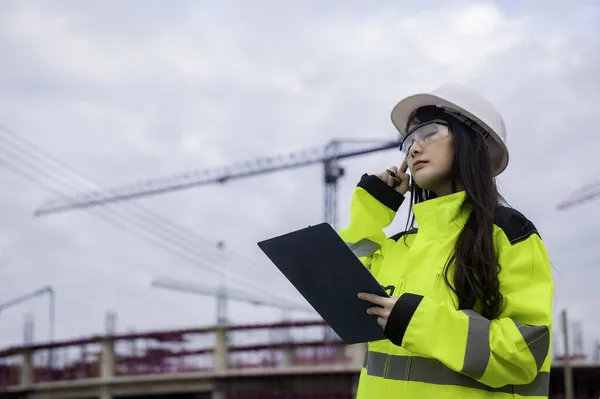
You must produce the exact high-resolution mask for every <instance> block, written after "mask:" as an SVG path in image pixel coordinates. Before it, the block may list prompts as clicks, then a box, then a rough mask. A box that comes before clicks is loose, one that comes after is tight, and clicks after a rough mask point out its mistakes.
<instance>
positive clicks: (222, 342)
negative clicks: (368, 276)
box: [0, 321, 364, 399]
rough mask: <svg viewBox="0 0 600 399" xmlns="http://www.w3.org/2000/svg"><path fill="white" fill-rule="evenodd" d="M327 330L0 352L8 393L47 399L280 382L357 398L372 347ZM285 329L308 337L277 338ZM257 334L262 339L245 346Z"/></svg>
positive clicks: (208, 391) (224, 392)
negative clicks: (360, 373) (329, 335)
mask: <svg viewBox="0 0 600 399" xmlns="http://www.w3.org/2000/svg"><path fill="white" fill-rule="evenodd" d="M326 328H327V326H326V325H325V324H324V323H323V322H322V321H309V322H298V323H279V324H269V325H250V326H230V327H228V328H226V329H225V328H221V327H211V328H200V329H187V330H179V331H161V332H149V333H143V334H127V335H118V336H97V337H91V338H87V339H80V340H73V341H66V342H57V343H52V344H44V345H32V346H22V347H14V348H8V349H6V350H4V351H2V352H0V390H1V391H0V392H3V393H4V394H6V395H7V396H8V395H10V397H15V398H16V397H23V398H25V397H26V398H47V399H52V398H102V399H109V398H117V397H119V398H124V397H129V398H134V397H145V395H157V394H163V395H166V394H169V396H168V397H195V398H196V397H198V398H225V397H227V398H231V397H251V396H252V392H255V393H256V392H262V393H264V392H265V389H266V390H267V392H268V391H269V390H273V389H274V388H273V387H268V386H267V385H268V384H275V385H276V386H279V387H280V388H278V389H275V391H277V390H278V391H280V394H286V391H289V390H294V391H302V390H303V389H304V390H306V391H311V390H312V391H315V390H316V392H313V393H314V394H315V397H317V396H316V394H318V396H319V397H331V398H339V397H351V396H352V395H353V389H354V386H355V381H354V380H355V379H356V375H357V374H358V371H359V370H360V367H361V364H362V361H363V358H364V346H363V345H357V346H350V347H348V346H346V345H344V344H343V343H342V342H340V341H339V340H331V341H324V340H323V339H322V336H323V334H324V332H325V330H326ZM311 329H312V331H303V330H311ZM286 330H287V331H286ZM277 332H279V333H281V334H280V335H281V336H292V335H293V333H294V332H295V333H297V334H296V335H299V336H302V337H304V338H302V339H295V340H294V339H287V340H282V339H277V337H274V335H275V334H274V333H277ZM261 333H262V334H261ZM235 334H238V336H237V337H236V336H235ZM253 335H254V338H255V341H257V342H253V343H251V344H246V343H243V342H242V343H241V344H240V343H239V342H240V341H244V340H246V341H247V340H248V339H249V338H250V339H252V336H253ZM311 335H312V336H313V338H312V339H308V338H306V337H310V336H311ZM236 338H238V339H236ZM240 338H241V339H240ZM228 341H232V342H233V344H232V345H230V346H228V345H227V344H226V343H227V342H228ZM236 341H238V343H236ZM265 384H267V385H265ZM324 391H330V392H329V393H330V396H323V394H322V392H324ZM175 394H178V395H179V396H177V395H175ZM152 397H155V396H152ZM165 397H166V396H165Z"/></svg>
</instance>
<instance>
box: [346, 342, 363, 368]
mask: <svg viewBox="0 0 600 399" xmlns="http://www.w3.org/2000/svg"><path fill="white" fill-rule="evenodd" d="M348 352H349V355H350V357H351V359H352V365H353V366H356V367H362V365H363V362H364V361H365V356H366V355H367V344H353V345H348Z"/></svg>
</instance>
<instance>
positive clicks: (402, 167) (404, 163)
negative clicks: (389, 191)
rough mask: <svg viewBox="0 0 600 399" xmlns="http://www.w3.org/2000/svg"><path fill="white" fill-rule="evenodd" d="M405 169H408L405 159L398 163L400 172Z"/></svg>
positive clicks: (404, 171) (403, 171)
mask: <svg viewBox="0 0 600 399" xmlns="http://www.w3.org/2000/svg"><path fill="white" fill-rule="evenodd" d="M407 170H408V164H407V163H406V161H402V164H401V165H400V172H402V173H406V171H407Z"/></svg>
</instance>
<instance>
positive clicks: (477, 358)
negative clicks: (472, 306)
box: [462, 310, 491, 379]
mask: <svg viewBox="0 0 600 399" xmlns="http://www.w3.org/2000/svg"><path fill="white" fill-rule="evenodd" d="M463 312H464V313H465V314H466V315H467V316H469V330H468V333H467V347H466V349H465V360H464V363H463V368H462V372H463V373H464V374H466V375H468V376H470V377H473V378H475V379H479V378H481V377H483V373H485V369H486V368H487V365H488V362H489V361H490V324H491V322H490V321H489V320H488V319H486V318H485V317H483V316H481V315H480V314H479V313H477V312H475V311H473V310H463Z"/></svg>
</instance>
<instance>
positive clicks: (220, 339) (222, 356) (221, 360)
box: [214, 327, 228, 372]
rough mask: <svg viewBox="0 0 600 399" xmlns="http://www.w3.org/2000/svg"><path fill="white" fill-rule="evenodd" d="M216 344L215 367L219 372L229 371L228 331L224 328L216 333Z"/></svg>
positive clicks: (218, 329) (220, 328)
mask: <svg viewBox="0 0 600 399" xmlns="http://www.w3.org/2000/svg"><path fill="white" fill-rule="evenodd" d="M215 335H216V342H215V352H214V359H215V361H214V367H215V371H217V372H224V371H225V370H227V367H228V361H227V330H226V329H225V328H224V327H219V328H217V329H216V331H215Z"/></svg>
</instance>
